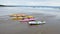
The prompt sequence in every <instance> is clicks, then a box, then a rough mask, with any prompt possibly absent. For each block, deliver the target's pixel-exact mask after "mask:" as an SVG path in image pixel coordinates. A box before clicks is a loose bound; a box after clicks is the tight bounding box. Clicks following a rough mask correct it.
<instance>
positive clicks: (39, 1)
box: [0, 0, 60, 6]
mask: <svg viewBox="0 0 60 34" xmlns="http://www.w3.org/2000/svg"><path fill="white" fill-rule="evenodd" d="M0 4H3V5H31V6H32V5H35V6H60V0H0Z"/></svg>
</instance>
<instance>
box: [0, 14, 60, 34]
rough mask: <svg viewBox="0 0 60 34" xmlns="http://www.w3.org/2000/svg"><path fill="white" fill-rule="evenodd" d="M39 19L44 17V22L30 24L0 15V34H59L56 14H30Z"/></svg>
mask: <svg viewBox="0 0 60 34" xmlns="http://www.w3.org/2000/svg"><path fill="white" fill-rule="evenodd" d="M30 15H33V16H35V17H36V18H37V20H40V19H41V18H42V17H44V20H45V21H46V24H43V25H32V26H30V25H29V24H27V23H21V22H19V21H14V20H11V19H10V17H9V16H0V34H60V20H58V17H57V16H56V15H45V14H40V13H37V14H36V13H33V14H30Z"/></svg>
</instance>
